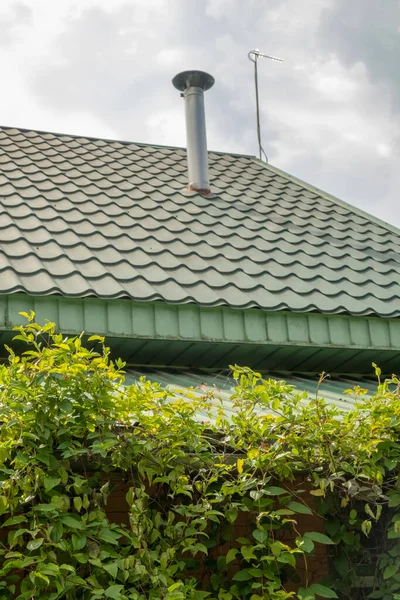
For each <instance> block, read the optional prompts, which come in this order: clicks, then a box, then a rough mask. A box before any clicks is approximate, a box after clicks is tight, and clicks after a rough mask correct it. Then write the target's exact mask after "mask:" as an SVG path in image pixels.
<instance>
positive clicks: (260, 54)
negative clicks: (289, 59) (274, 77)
mask: <svg viewBox="0 0 400 600" xmlns="http://www.w3.org/2000/svg"><path fill="white" fill-rule="evenodd" d="M247 57H248V59H249V60H251V62H252V63H254V87H255V90H256V111H257V138H258V152H259V158H260V160H262V157H263V155H264V157H265V162H268V156H267V155H266V153H265V151H264V148H263V147H262V143H261V127H260V103H259V98H258V68H257V61H258V59H259V58H260V57H261V58H269V59H270V60H275V61H276V62H283V59H282V58H278V57H277V56H270V55H269V54H263V52H260V51H259V50H250V52H249V53H248V55H247Z"/></svg>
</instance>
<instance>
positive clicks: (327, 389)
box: [125, 369, 377, 418]
mask: <svg viewBox="0 0 400 600" xmlns="http://www.w3.org/2000/svg"><path fill="white" fill-rule="evenodd" d="M141 376H145V377H146V378H147V379H149V380H150V381H153V382H157V383H159V384H160V385H161V386H162V387H163V388H164V389H166V390H170V391H171V392H172V393H174V394H176V395H178V396H183V394H182V390H183V388H192V392H191V393H193V394H194V395H198V396H199V397H200V396H203V395H205V394H206V393H207V392H209V391H214V393H215V398H216V402H215V406H218V404H219V403H222V405H223V407H224V410H225V413H226V414H227V416H230V415H233V413H234V411H235V409H234V407H233V403H232V401H231V400H230V397H231V396H232V395H233V394H234V386H235V382H234V380H233V378H232V376H231V373H230V371H225V372H219V373H210V372H208V373H207V372H201V371H173V370H156V369H140V370H136V369H135V370H129V371H128V372H127V374H126V381H125V383H126V384H127V385H129V384H130V383H134V382H135V381H138V380H139V378H140V377H141ZM263 377H265V378H269V377H271V378H273V379H278V380H282V381H286V383H288V384H289V385H292V386H293V387H295V388H296V389H297V390H298V391H300V392H307V395H308V399H315V394H316V390H317V383H318V377H317V376H316V377H314V378H311V377H306V376H304V375H299V374H297V375H296V374H291V373H279V372H273V373H269V374H264V375H263ZM356 385H359V386H361V387H363V388H364V389H366V390H367V394H366V397H369V396H372V395H373V394H374V393H375V392H376V388H377V384H376V382H374V381H373V380H371V379H361V380H354V379H351V378H348V377H342V378H327V379H325V380H324V381H323V383H322V384H321V386H320V390H319V393H318V397H319V398H323V399H324V400H325V401H326V402H327V403H328V404H330V405H334V406H336V407H337V408H339V409H340V410H342V411H350V410H352V409H353V408H354V406H355V398H354V397H353V396H351V395H349V394H345V393H344V391H345V390H348V389H352V388H354V387H355V386H356ZM304 402H307V399H305V400H304ZM202 417H205V416H204V415H201V414H200V413H199V418H202Z"/></svg>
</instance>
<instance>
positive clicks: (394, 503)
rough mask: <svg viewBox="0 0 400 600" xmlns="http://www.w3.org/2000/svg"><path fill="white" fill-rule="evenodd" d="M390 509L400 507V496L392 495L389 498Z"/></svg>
mask: <svg viewBox="0 0 400 600" xmlns="http://www.w3.org/2000/svg"><path fill="white" fill-rule="evenodd" d="M388 506H389V508H397V507H398V506H400V494H391V495H390V496H389V503H388Z"/></svg>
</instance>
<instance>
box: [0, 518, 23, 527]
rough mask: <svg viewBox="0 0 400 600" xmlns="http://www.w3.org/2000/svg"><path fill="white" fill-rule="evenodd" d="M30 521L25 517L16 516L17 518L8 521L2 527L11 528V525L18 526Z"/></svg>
mask: <svg viewBox="0 0 400 600" xmlns="http://www.w3.org/2000/svg"><path fill="white" fill-rule="evenodd" d="M27 521H28V519H27V518H26V517H24V516H23V515H16V516H15V517H11V518H10V519H7V521H6V522H5V523H4V525H2V527H11V525H17V524H18V523H26V522H27Z"/></svg>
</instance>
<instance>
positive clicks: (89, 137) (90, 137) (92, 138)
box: [0, 125, 256, 158]
mask: <svg viewBox="0 0 400 600" xmlns="http://www.w3.org/2000/svg"><path fill="white" fill-rule="evenodd" d="M7 129H15V130H17V131H22V132H26V133H28V132H29V133H38V134H42V133H44V134H46V135H49V134H50V135H54V136H57V137H61V136H65V137H70V138H74V139H85V140H90V141H95V140H97V141H101V142H110V143H111V144H112V143H115V142H117V143H118V144H124V145H131V144H133V145H134V146H139V147H140V148H168V149H169V150H186V147H185V146H171V145H168V144H149V143H146V142H133V141H132V140H120V139H116V138H107V137H99V136H93V135H82V134H78V133H62V132H59V131H48V130H44V129H32V128H29V127H13V126H12V125H0V130H3V131H5V130H7ZM208 154H218V155H221V156H240V157H242V158H256V157H255V155H254V154H241V153H238V152H222V151H220V150H208Z"/></svg>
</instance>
